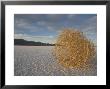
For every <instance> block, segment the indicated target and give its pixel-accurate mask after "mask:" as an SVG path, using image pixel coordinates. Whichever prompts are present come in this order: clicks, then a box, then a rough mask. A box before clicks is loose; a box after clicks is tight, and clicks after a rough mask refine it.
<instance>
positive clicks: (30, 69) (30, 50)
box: [14, 46, 97, 76]
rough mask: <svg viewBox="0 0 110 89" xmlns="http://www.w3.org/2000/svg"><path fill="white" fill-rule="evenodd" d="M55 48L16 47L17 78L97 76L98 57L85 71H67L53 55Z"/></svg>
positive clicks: (15, 68)
mask: <svg viewBox="0 0 110 89" xmlns="http://www.w3.org/2000/svg"><path fill="white" fill-rule="evenodd" d="M53 47H54V46H15V47H14V49H15V50H14V75H15V76H96V75H97V62H96V57H95V58H94V60H93V61H91V62H90V65H91V67H90V68H88V69H85V70H78V69H66V68H64V67H62V66H61V65H60V64H59V63H58V62H57V60H56V59H55V57H54V56H53V55H52V48H53Z"/></svg>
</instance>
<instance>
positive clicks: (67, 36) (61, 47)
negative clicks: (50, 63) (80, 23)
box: [54, 29, 95, 68]
mask: <svg viewBox="0 0 110 89" xmlns="http://www.w3.org/2000/svg"><path fill="white" fill-rule="evenodd" d="M54 54H55V56H56V58H57V59H58V61H59V63H60V64H61V65H63V66H64V67H67V68H73V67H75V68H81V67H85V66H87V62H88V61H89V60H90V59H91V58H92V57H93V56H94V54H95V48H94V44H93V43H92V42H91V41H89V40H88V39H87V38H86V37H84V35H83V33H82V32H79V31H75V30H74V29H65V30H63V32H61V34H60V35H59V37H58V39H57V41H56V45H55V48H54Z"/></svg>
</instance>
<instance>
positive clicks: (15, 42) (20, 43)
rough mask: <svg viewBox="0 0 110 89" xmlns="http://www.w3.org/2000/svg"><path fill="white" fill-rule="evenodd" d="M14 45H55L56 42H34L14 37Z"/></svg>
mask: <svg viewBox="0 0 110 89" xmlns="http://www.w3.org/2000/svg"><path fill="white" fill-rule="evenodd" d="M14 45H24V46H54V45H55V44H49V43H42V42H34V41H27V40H24V39H14Z"/></svg>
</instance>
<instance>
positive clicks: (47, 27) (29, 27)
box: [14, 14, 97, 43]
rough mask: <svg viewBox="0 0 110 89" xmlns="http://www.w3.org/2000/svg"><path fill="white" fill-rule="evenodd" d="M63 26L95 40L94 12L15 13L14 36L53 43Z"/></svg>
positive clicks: (95, 16)
mask: <svg viewBox="0 0 110 89" xmlns="http://www.w3.org/2000/svg"><path fill="white" fill-rule="evenodd" d="M63 28H74V29H77V30H79V31H82V32H84V34H85V36H87V37H88V38H89V39H90V40H92V41H93V42H94V43H96V40H97V38H96V37H97V15H96V14H15V15H14V34H15V35H14V38H16V39H25V40H30V41H36V42H37V41H41V42H46V43H55V40H56V37H57V36H58V34H59V32H60V31H61V30H63Z"/></svg>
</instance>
